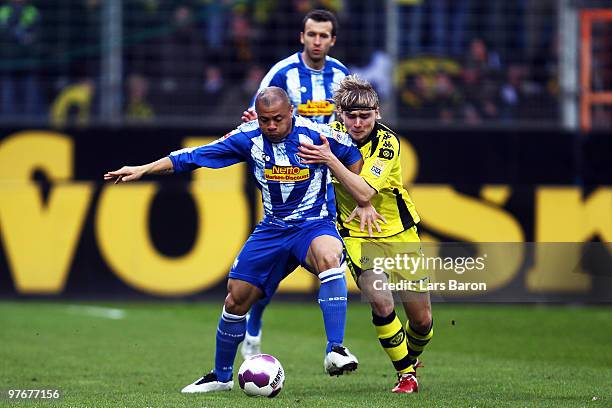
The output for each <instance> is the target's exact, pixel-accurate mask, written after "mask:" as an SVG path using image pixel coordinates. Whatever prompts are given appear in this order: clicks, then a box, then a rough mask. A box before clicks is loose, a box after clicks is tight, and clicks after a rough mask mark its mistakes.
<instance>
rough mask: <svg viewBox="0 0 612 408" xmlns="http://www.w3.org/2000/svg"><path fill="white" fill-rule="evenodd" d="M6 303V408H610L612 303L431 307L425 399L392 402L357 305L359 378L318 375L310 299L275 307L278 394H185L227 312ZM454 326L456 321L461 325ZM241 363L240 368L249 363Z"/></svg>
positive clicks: (1, 378)
mask: <svg viewBox="0 0 612 408" xmlns="http://www.w3.org/2000/svg"><path fill="white" fill-rule="evenodd" d="M80 305H81V306H77V307H75V306H74V305H73V304H69V303H63V302H62V303H51V302H24V303H19V302H1V303H0V367H1V370H0V383H1V384H0V389H2V390H3V393H4V395H5V396H3V397H2V398H0V406H2V407H5V406H6V407H9V406H23V407H26V406H41V407H49V408H51V407H75V408H77V407H82V408H85V407H90V408H91V407H130V408H131V407H135V408H145V407H154V408H155V407H249V408H252V407H264V406H265V407H287V406H289V407H292V406H296V405H300V406H312V407H324V406H326V407H351V408H356V407H389V408H392V407H400V406H401V407H403V406H409V407H423V406H424V407H429V406H432V407H456V406H458V407H499V406H508V407H528V406H546V407H560V406H568V407H610V406H612V308H610V307H569V306H548V307H543V306H540V307H537V306H520V305H509V306H499V305H487V304H482V305H474V306H468V305H449V304H435V305H434V319H435V336H434V338H433V340H432V342H431V343H430V346H429V348H428V349H427V350H426V352H425V353H424V355H423V361H424V363H425V368H422V369H420V370H419V380H420V385H421V392H419V393H418V394H415V395H395V394H392V393H391V392H390V391H389V390H390V388H391V387H392V386H393V383H394V373H393V369H392V366H391V363H390V362H389V360H388V359H387V357H386V355H385V354H384V352H383V351H382V349H381V348H380V346H379V345H378V343H377V341H376V339H375V336H374V329H373V327H372V326H371V324H370V314H369V309H368V308H367V306H366V305H364V304H361V303H359V302H356V301H355V302H351V304H350V305H349V315H348V322H347V330H346V344H347V345H348V346H349V347H350V349H351V351H352V352H353V353H354V354H355V355H357V356H358V358H359V360H360V365H359V369H358V370H357V372H356V373H354V374H352V375H348V376H343V377H333V378H330V377H328V376H327V375H325V374H324V373H323V364H322V361H323V347H324V333H323V324H322V319H321V314H320V312H319V310H318V307H317V305H316V304H315V303H314V301H313V302H312V303H280V302H277V303H274V302H273V303H272V305H271V307H270V308H269V309H268V312H267V315H266V316H265V326H264V340H263V351H264V352H267V353H270V354H273V355H275V356H276V357H277V358H279V359H280V361H281V362H282V364H283V365H284V367H285V371H286V382H285V388H284V389H283V391H282V392H281V393H280V395H279V396H278V397H276V398H274V399H267V398H249V397H247V396H246V395H244V394H243V393H242V391H241V390H240V389H239V387H238V384H237V381H236V384H235V388H234V390H233V391H231V392H224V393H217V394H203V395H182V394H180V389H181V388H182V387H183V386H184V385H186V384H188V383H190V382H192V381H194V380H195V379H196V378H197V377H198V376H199V375H201V374H203V373H204V372H205V371H208V370H209V369H210V368H211V367H212V365H213V353H214V335H215V327H216V323H217V319H218V316H219V313H220V310H221V303H220V302H219V303H217V304H213V303H162V302H159V303H109V302H105V303H96V304H93V303H88V304H87V305H85V306H95V307H105V308H117V309H121V310H123V311H124V316H123V318H121V319H109V318H106V317H102V316H98V315H97V313H98V312H99V310H98V309H88V308H87V307H83V304H80ZM453 322H454V324H453ZM241 361H242V360H241V358H240V357H238V358H237V361H236V365H235V366H236V370H237V367H239V365H240V363H241ZM40 388H52V389H60V390H61V391H62V392H63V394H64V395H63V397H62V399H60V400H59V401H44V402H41V401H37V402H18V403H16V402H11V401H9V400H8V399H7V398H6V390H7V389H40Z"/></svg>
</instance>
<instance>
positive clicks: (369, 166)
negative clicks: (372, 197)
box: [359, 135, 400, 192]
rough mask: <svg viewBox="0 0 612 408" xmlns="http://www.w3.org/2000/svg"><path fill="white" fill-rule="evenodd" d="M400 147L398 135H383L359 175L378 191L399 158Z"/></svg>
mask: <svg viewBox="0 0 612 408" xmlns="http://www.w3.org/2000/svg"><path fill="white" fill-rule="evenodd" d="M385 137H387V138H386V139H385ZM399 149H400V145H399V140H398V139H397V137H395V136H391V135H386V136H383V137H382V138H381V139H380V141H379V143H378V146H376V151H374V152H373V154H372V155H371V156H370V157H368V158H367V159H366V160H365V161H364V163H363V167H362V169H361V173H360V174H359V175H360V176H361V177H363V179H364V180H365V181H366V183H368V184H369V185H370V186H371V187H372V188H373V189H375V190H376V191H377V192H379V191H380V190H381V189H382V188H383V187H384V186H385V184H386V183H387V179H388V177H389V174H391V171H392V170H393V167H394V166H395V164H396V162H397V160H399Z"/></svg>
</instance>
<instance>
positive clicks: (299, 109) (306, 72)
mask: <svg viewBox="0 0 612 408" xmlns="http://www.w3.org/2000/svg"><path fill="white" fill-rule="evenodd" d="M337 31H338V21H337V19H336V16H334V14H333V13H331V12H329V11H327V10H313V11H310V12H309V13H308V14H306V16H305V17H304V19H303V20H302V32H301V33H300V42H301V43H302V44H303V45H304V48H303V50H302V51H298V52H296V53H295V54H293V55H291V56H289V57H287V58H285V59H283V60H281V61H279V62H278V63H276V64H275V65H274V66H273V67H272V68H271V69H270V71H268V73H267V74H266V76H265V77H264V78H263V80H262V81H261V84H260V90H261V89H263V88H265V87H267V86H278V87H279V88H282V89H284V90H285V91H286V92H287V93H288V94H289V97H290V99H291V102H292V103H293V105H294V106H295V110H294V114H297V115H300V116H304V117H307V118H309V119H311V120H314V121H315V122H318V123H331V122H332V121H333V120H334V118H335V110H336V109H335V105H334V103H333V94H334V91H335V90H336V89H337V87H338V86H339V84H340V82H341V81H342V80H343V79H344V77H345V76H346V75H348V73H349V71H348V69H347V68H346V67H345V66H344V64H342V63H341V62H340V61H338V60H337V59H335V58H332V57H330V56H329V55H328V53H329V51H330V49H331V48H332V47H333V46H334V44H335V43H336V32H337ZM254 100H255V98H253V102H252V103H251V105H253V104H254ZM256 118H257V115H256V113H255V111H254V110H253V106H251V108H249V109H248V110H247V111H245V112H244V113H243V116H242V120H243V121H244V122H247V121H250V120H253V119H256ZM327 190H328V197H327V200H328V208H329V209H330V216H331V218H335V210H336V204H335V196H334V189H333V186H332V184H331V178H330V179H329V180H328V189H327ZM269 302H270V298H265V299H262V300H260V301H258V302H257V303H255V304H254V305H253V307H252V308H251V311H250V313H249V318H248V324H247V334H246V337H245V340H244V343H243V344H242V348H241V352H242V355H243V357H245V358H247V357H249V356H252V355H255V354H259V353H260V352H261V326H262V316H263V313H264V310H265V308H266V306H267V304H268V303H269Z"/></svg>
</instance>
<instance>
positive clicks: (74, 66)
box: [0, 0, 612, 130]
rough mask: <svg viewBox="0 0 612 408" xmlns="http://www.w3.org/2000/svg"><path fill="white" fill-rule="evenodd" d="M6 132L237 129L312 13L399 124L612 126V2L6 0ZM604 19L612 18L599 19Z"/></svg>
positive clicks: (2, 115) (336, 53) (1, 60)
mask: <svg viewBox="0 0 612 408" xmlns="http://www.w3.org/2000/svg"><path fill="white" fill-rule="evenodd" d="M0 7H1V8H0V77H1V83H0V84H1V95H0V96H1V100H0V103H1V104H0V122H2V123H5V124H7V125H26V126H31V125H32V124H36V125H37V126H47V125H53V126H56V127H62V126H65V125H68V124H78V125H82V126H86V125H132V124H138V125H141V124H147V125H152V126H155V125H159V124H163V125H164V126H168V125H177V126H179V127H181V126H202V125H206V126H220V127H226V126H230V125H233V124H234V123H235V120H236V118H238V117H239V116H240V113H241V112H242V110H243V109H244V107H245V106H247V104H248V103H249V101H250V99H251V98H252V96H253V94H254V92H255V91H256V89H257V87H258V85H259V82H260V80H261V79H262V77H263V75H264V74H265V73H266V72H267V70H268V69H269V68H270V67H271V66H272V65H273V64H274V63H275V62H276V61H278V60H279V59H281V58H284V57H286V56H288V55H290V54H292V53H294V52H296V51H298V50H300V49H301V45H300V43H299V31H300V28H301V19H302V17H303V16H304V14H305V13H306V12H308V11H309V10H311V9H313V8H317V7H323V8H327V9H330V10H332V11H334V12H335V13H336V14H337V16H338V18H339V21H340V30H339V32H338V39H337V40H338V41H337V44H336V46H335V47H334V48H333V49H332V51H331V56H333V57H335V58H338V59H339V60H341V61H342V62H344V63H345V64H346V65H347V66H348V67H349V69H350V70H351V71H352V72H354V73H358V74H360V75H362V76H363V77H365V78H366V79H368V80H370V81H371V82H372V83H373V84H374V85H375V87H376V89H377V90H378V92H379V93H380V95H381V98H382V100H383V102H384V108H383V117H384V118H385V119H386V120H387V122H389V124H390V125H391V126H392V127H394V126H395V127H397V126H420V127H428V128H431V127H447V128H448V127H451V128H458V127H491V126H493V127H500V126H501V127H504V128H506V127H510V128H521V127H524V126H528V127H532V128H533V127H538V128H545V129H558V128H564V129H568V130H577V129H579V127H580V126H582V129H583V130H589V129H597V128H600V129H609V128H610V126H611V123H612V110H611V108H610V105H611V104H612V96H611V95H612V94H611V93H610V92H611V90H612V69H611V67H612V57H611V55H610V44H611V42H612V15H611V12H610V11H609V10H610V7H611V5H610V2H609V1H608V0H539V1H528V0H513V1H505V0H494V1H491V0H452V1H451V0H374V1H361V0H290V1H280V0H257V1H256V0H180V1H179V0H106V1H100V0H55V1H52V2H51V1H37V0H3V1H2V2H0ZM606 7H607V8H608V9H606Z"/></svg>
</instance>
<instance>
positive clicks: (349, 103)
mask: <svg viewBox="0 0 612 408" xmlns="http://www.w3.org/2000/svg"><path fill="white" fill-rule="evenodd" d="M334 103H335V104H336V106H337V107H338V108H339V109H340V110H341V111H345V112H349V111H353V110H373V109H378V104H379V101H378V94H377V93H376V91H375V90H374V87H372V85H371V84H370V83H369V82H368V81H366V80H365V79H362V78H360V77H358V76H357V75H348V76H346V77H345V78H344V79H343V80H342V81H341V82H340V86H339V87H338V89H337V90H336V92H334Z"/></svg>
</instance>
